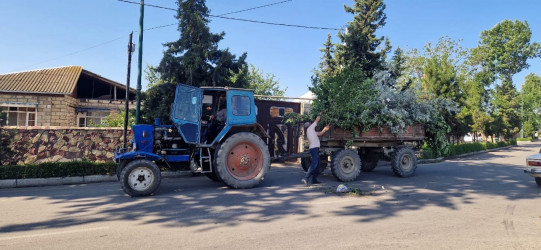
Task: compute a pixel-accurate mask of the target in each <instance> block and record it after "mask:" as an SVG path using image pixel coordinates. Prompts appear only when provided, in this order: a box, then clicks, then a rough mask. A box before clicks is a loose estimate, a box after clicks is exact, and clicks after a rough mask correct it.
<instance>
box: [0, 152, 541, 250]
mask: <svg viewBox="0 0 541 250" xmlns="http://www.w3.org/2000/svg"><path fill="white" fill-rule="evenodd" d="M540 147H541V143H537V144H528V145H522V146H518V147H513V148H507V149H503V150H500V151H494V152H489V153H483V154H478V155H473V156H468V157H466V158H458V159H452V160H446V161H444V162H441V163H434V164H423V165H419V167H418V169H417V173H416V175H415V176H413V177H410V178H398V177H395V176H394V175H393V173H392V171H391V169H390V167H388V166H381V167H378V168H376V169H375V170H374V171H373V172H370V173H364V174H363V175H362V176H361V177H360V178H359V179H358V180H357V181H356V182H352V183H347V185H348V186H349V187H350V188H354V189H357V190H358V191H360V192H361V193H362V195H352V194H346V195H345V194H337V193H335V192H333V191H334V190H335V189H336V187H337V186H338V185H339V184H340V183H339V182H337V181H336V180H335V179H334V177H332V176H331V175H330V172H329V171H327V172H326V173H325V175H324V176H322V177H321V178H320V179H321V181H323V182H324V184H323V185H318V186H313V187H305V186H304V185H303V184H302V183H301V182H300V179H301V177H302V176H303V174H304V173H303V172H302V170H301V168H300V167H299V166H293V165H276V166H273V168H272V169H271V172H270V173H269V174H268V175H267V178H266V179H265V181H264V182H263V185H261V186H260V187H257V188H254V189H247V190H233V189H228V188H225V187H223V186H222V185H220V184H219V183H216V182H212V181H211V180H209V179H207V178H206V177H181V178H171V179H164V180H163V182H162V185H161V187H160V189H159V191H158V192H157V193H156V195H154V196H151V197H143V198H130V197H128V196H126V195H125V194H124V193H123V192H122V190H121V188H120V186H119V184H118V183H96V184H87V185H71V186H48V187H34V188H13V189H0V249H148V248H153V249H539V248H541V209H540V207H541V187H537V185H536V184H535V182H534V180H533V178H532V177H530V176H528V175H526V174H524V173H523V172H522V167H523V165H524V159H525V157H526V156H527V155H530V154H533V153H535V152H537V151H538V150H539V148H540Z"/></svg>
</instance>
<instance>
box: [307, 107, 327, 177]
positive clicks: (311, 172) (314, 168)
mask: <svg viewBox="0 0 541 250" xmlns="http://www.w3.org/2000/svg"><path fill="white" fill-rule="evenodd" d="M320 120H321V117H320V116H317V118H316V120H315V121H314V122H312V123H311V124H310V123H309V122H306V123H305V124H304V128H306V138H307V139H308V141H310V147H309V149H310V155H311V156H312V164H311V165H310V168H309V169H308V171H307V172H306V177H304V178H302V182H303V183H304V184H305V185H307V186H308V185H310V184H318V183H320V182H319V181H318V180H317V176H318V174H319V146H320V144H319V136H322V135H323V134H325V132H327V131H328V130H329V126H325V128H323V130H321V131H319V132H317V131H316V126H317V124H318V123H319V121H320Z"/></svg>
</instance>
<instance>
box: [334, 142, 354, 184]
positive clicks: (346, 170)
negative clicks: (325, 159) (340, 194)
mask: <svg viewBox="0 0 541 250" xmlns="http://www.w3.org/2000/svg"><path fill="white" fill-rule="evenodd" d="M331 172H332V174H333V175H334V177H336V179H338V180H340V181H343V182H347V181H353V180H355V179H357V177H359V174H360V173H361V157H359V154H357V152H356V151H354V150H352V149H341V150H339V151H338V152H336V153H335V154H334V155H333V156H332V160H331Z"/></svg>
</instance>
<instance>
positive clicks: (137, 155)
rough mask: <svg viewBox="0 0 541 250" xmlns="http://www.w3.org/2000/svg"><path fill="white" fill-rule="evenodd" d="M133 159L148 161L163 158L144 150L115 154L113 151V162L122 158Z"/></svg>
mask: <svg viewBox="0 0 541 250" xmlns="http://www.w3.org/2000/svg"><path fill="white" fill-rule="evenodd" d="M134 159H146V160H149V161H160V160H164V158H163V157H162V156H160V155H157V154H153V153H149V152H144V151H132V152H127V153H124V154H120V155H117V154H116V152H115V162H119V161H123V160H134Z"/></svg>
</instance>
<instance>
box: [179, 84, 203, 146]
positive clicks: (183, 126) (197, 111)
mask: <svg viewBox="0 0 541 250" xmlns="http://www.w3.org/2000/svg"><path fill="white" fill-rule="evenodd" d="M202 98H203V90H201V89H200V88H197V87H193V86H189V85H184V84H178V85H177V90H176V92H175V102H174V104H173V110H172V112H171V120H172V121H173V124H175V126H176V127H177V129H178V130H179V132H180V134H181V135H182V138H183V139H184V141H185V142H187V143H191V144H197V143H199V136H200V131H201V109H202Z"/></svg>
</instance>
